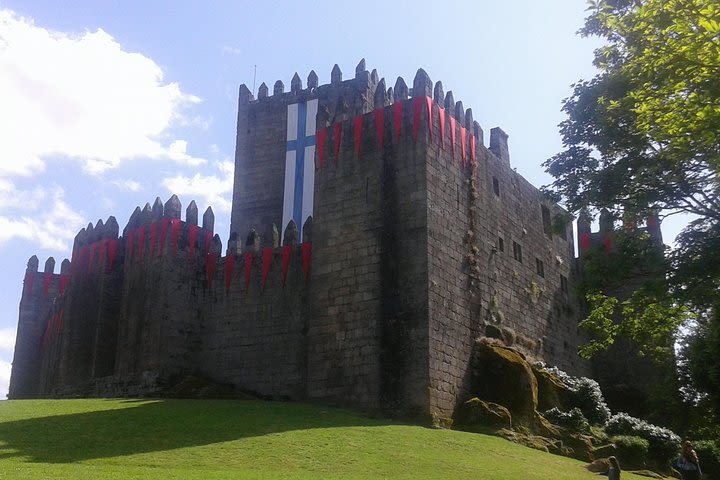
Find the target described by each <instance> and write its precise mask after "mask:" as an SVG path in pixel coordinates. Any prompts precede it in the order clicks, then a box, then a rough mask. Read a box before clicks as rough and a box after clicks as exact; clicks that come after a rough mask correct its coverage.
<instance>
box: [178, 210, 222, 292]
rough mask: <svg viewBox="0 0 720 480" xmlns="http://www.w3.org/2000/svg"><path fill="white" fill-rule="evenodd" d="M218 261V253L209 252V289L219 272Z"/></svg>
mask: <svg viewBox="0 0 720 480" xmlns="http://www.w3.org/2000/svg"><path fill="white" fill-rule="evenodd" d="M173 220H175V219H173ZM217 261H218V254H217V253H216V252H209V253H208V254H207V257H206V258H205V270H206V272H207V281H208V288H210V287H212V282H213V279H214V278H215V270H217Z"/></svg>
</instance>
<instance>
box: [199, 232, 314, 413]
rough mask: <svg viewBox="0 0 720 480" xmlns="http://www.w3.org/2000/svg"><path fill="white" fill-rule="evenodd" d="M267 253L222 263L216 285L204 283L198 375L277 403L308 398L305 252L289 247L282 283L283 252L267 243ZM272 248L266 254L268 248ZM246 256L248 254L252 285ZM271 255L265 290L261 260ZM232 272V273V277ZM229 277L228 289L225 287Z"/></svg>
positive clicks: (225, 259)
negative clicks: (306, 382)
mask: <svg viewBox="0 0 720 480" xmlns="http://www.w3.org/2000/svg"><path fill="white" fill-rule="evenodd" d="M266 240H267V242H266V245H265V246H264V248H263V249H259V251H256V250H255V248H254V246H247V247H248V248H247V251H246V252H244V253H242V254H239V255H234V254H232V253H230V254H229V255H232V258H233V259H232V260H231V262H232V267H231V269H230V267H229V264H228V257H227V256H226V257H222V258H219V259H218V261H217V273H216V275H215V279H214V280H213V282H212V284H208V282H207V278H206V279H205V281H204V282H203V283H204V287H203V288H204V292H205V293H204V295H205V302H204V303H203V308H202V312H201V316H202V319H203V331H202V339H203V344H202V347H203V348H202V351H201V353H200V355H199V360H198V364H197V367H198V370H199V372H200V373H201V374H203V375H205V376H207V377H210V378H213V379H215V380H216V381H219V382H224V383H231V384H234V385H237V386H239V387H240V388H241V389H243V390H245V391H249V392H254V393H256V394H260V395H262V396H269V397H273V398H293V399H304V398H305V378H306V365H307V361H306V351H307V350H306V348H307V347H306V335H307V321H308V292H307V290H306V286H305V278H304V272H303V265H302V256H301V249H300V248H299V247H298V246H297V245H293V246H289V252H290V256H289V266H288V272H287V277H286V280H285V284H284V285H283V281H282V258H283V248H282V247H273V246H272V243H271V239H266ZM266 248H267V249H269V250H268V251H267V252H268V253H266V250H265V249H266ZM247 255H250V263H249V265H250V270H249V283H246V280H248V278H247V277H246V275H247V270H246V269H245V267H246V265H247V263H246V261H247V260H246V259H247ZM265 255H269V256H270V259H271V260H270V263H269V270H268V273H267V277H266V279H265V285H264V287H263V275H262V272H263V257H264V256H265ZM228 272H230V273H228ZM226 275H230V278H231V284H230V288H229V289H227V288H226V278H228V277H227V276H226Z"/></svg>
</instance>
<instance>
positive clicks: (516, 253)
mask: <svg viewBox="0 0 720 480" xmlns="http://www.w3.org/2000/svg"><path fill="white" fill-rule="evenodd" d="M513 258H515V260H517V261H518V262H520V263H522V246H521V245H520V244H519V243H517V242H515V241H513Z"/></svg>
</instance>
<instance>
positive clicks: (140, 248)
mask: <svg viewBox="0 0 720 480" xmlns="http://www.w3.org/2000/svg"><path fill="white" fill-rule="evenodd" d="M137 236H138V241H137V244H138V262H139V261H140V260H142V256H143V245H144V244H145V225H143V226H142V227H140V228H138V229H137Z"/></svg>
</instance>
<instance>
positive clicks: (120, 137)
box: [0, 0, 667, 398]
mask: <svg viewBox="0 0 720 480" xmlns="http://www.w3.org/2000/svg"><path fill="white" fill-rule="evenodd" d="M585 7H586V4H585V2H584V1H582V0H551V1H549V2H537V1H533V0H525V1H521V0H515V1H512V0H507V1H505V2H495V1H484V0H483V1H480V0H474V1H467V2H461V1H444V2H430V1H427V0H416V1H411V2H403V1H399V0H396V1H393V2H375V1H366V2H342V1H337V0H336V1H325V0H322V1H310V2H298V1H284V0H279V1H275V2H247V1H214V2H192V3H191V2H183V1H174V2H159V1H158V2H145V1H143V2H129V1H123V2H120V1H109V0H107V1H106V0H96V1H86V2H58V1H56V0H51V1H34V0H22V1H4V0H0V258H2V259H3V261H2V266H3V268H2V270H1V271H0V398H5V394H6V391H7V384H8V381H9V375H10V362H11V361H12V351H13V350H12V349H13V344H14V340H15V328H16V324H17V314H18V304H19V301H20V293H21V288H22V279H23V274H24V270H25V265H26V263H27V259H28V258H29V257H30V256H31V255H33V254H36V255H38V257H39V259H40V265H41V269H42V265H43V264H44V262H45V260H46V259H47V258H48V257H49V256H53V257H54V258H55V260H56V262H57V265H58V267H57V269H59V264H60V262H61V261H62V259H63V258H66V257H69V256H70V250H71V246H72V239H73V237H74V235H75V234H76V233H77V231H78V230H79V229H80V228H82V227H83V226H85V225H87V223H88V222H93V224H94V223H95V222H97V220H98V219H99V218H102V219H103V220H105V219H107V217H108V216H109V215H114V216H115V217H116V218H117V220H118V223H119V224H120V228H121V229H122V228H123V227H124V226H125V224H126V223H127V220H128V217H129V215H130V213H131V212H132V210H133V209H134V208H135V206H137V205H140V206H141V207H142V206H143V205H144V204H145V202H150V203H152V202H153V200H154V199H155V197H156V196H160V198H161V199H162V200H163V202H164V201H166V200H167V199H168V197H169V196H170V195H171V194H172V193H176V194H178V196H179V197H180V200H181V202H182V203H183V208H184V207H185V206H187V204H188V203H189V202H190V200H195V201H196V202H197V203H198V207H199V209H200V211H201V212H202V211H204V210H205V208H206V207H207V206H208V205H212V207H213V209H214V211H215V214H216V231H217V232H218V233H220V235H221V238H222V239H223V242H224V243H226V241H227V236H228V231H227V230H228V227H229V217H230V198H231V194H232V174H233V160H232V159H233V158H234V148H235V144H234V142H235V118H236V113H237V112H236V107H237V90H238V86H239V85H240V84H241V83H245V84H246V85H247V86H248V87H249V88H251V89H252V85H253V76H254V71H255V68H256V66H257V80H256V82H255V83H256V85H255V89H257V87H258V86H259V85H260V83H261V82H265V83H266V84H267V85H268V86H269V87H270V88H271V89H272V85H273V84H274V82H275V81H276V80H278V79H280V80H282V81H283V82H284V83H285V86H286V89H289V85H290V79H291V78H292V76H293V74H294V73H295V72H298V73H299V75H300V77H301V78H302V79H303V84H304V83H305V79H306V78H307V75H308V73H309V72H310V70H311V69H314V70H315V72H317V74H318V76H319V77H320V83H328V82H329V80H330V70H331V69H332V66H333V65H334V64H335V63H337V64H339V66H340V68H341V70H342V71H343V73H344V74H345V78H349V77H352V76H353V75H354V71H355V66H356V64H357V63H358V61H359V60H360V59H361V58H363V57H364V58H365V59H366V61H367V67H368V69H370V70H372V69H373V68H376V69H377V70H378V73H379V75H380V77H385V78H386V82H388V84H390V85H392V84H394V83H395V79H396V78H397V76H398V75H400V76H403V78H404V79H405V80H406V82H408V83H411V82H412V78H413V77H414V75H415V72H416V71H417V69H418V68H420V67H422V68H424V69H425V70H426V71H427V72H428V74H429V75H430V78H431V79H432V80H433V81H437V80H442V82H443V86H444V89H445V91H448V90H452V91H453V94H454V96H455V99H456V100H462V102H463V104H464V105H465V107H466V108H467V107H470V108H472V109H473V116H474V118H475V120H477V121H478V122H479V123H480V125H481V126H482V127H483V129H484V130H485V132H486V138H488V136H489V135H487V132H489V130H490V128H492V127H495V126H500V127H501V128H503V129H504V130H505V131H506V132H507V133H508V134H509V135H510V139H509V143H510V156H511V163H512V164H513V165H514V166H515V167H516V168H517V170H518V171H519V172H520V173H521V174H522V175H524V176H525V177H526V178H527V179H528V180H530V181H531V182H532V183H534V184H535V185H538V186H539V185H542V184H545V183H548V182H549V180H550V179H549V178H548V176H547V175H546V174H545V173H544V172H543V170H542V168H541V166H540V164H541V163H542V162H543V161H544V160H545V159H547V158H548V157H550V156H552V155H553V154H554V153H556V152H558V151H559V150H560V148H561V143H560V137H559V134H558V131H557V124H558V123H559V122H560V121H561V120H562V118H563V117H562V114H561V112H560V107H561V100H562V99H563V98H564V97H566V96H568V95H569V93H570V85H571V84H572V83H573V82H575V81H577V80H578V79H580V78H589V77H591V76H592V75H593V74H594V70H593V69H592V66H591V60H592V50H593V48H595V47H596V46H597V43H596V42H593V41H592V40H587V39H581V38H580V37H578V36H577V35H576V34H575V32H576V31H577V30H578V29H579V28H580V27H581V25H582V21H583V18H584V15H585V12H584V9H585ZM486 141H487V140H486ZM666 236H667V232H666ZM56 271H57V270H56Z"/></svg>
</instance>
